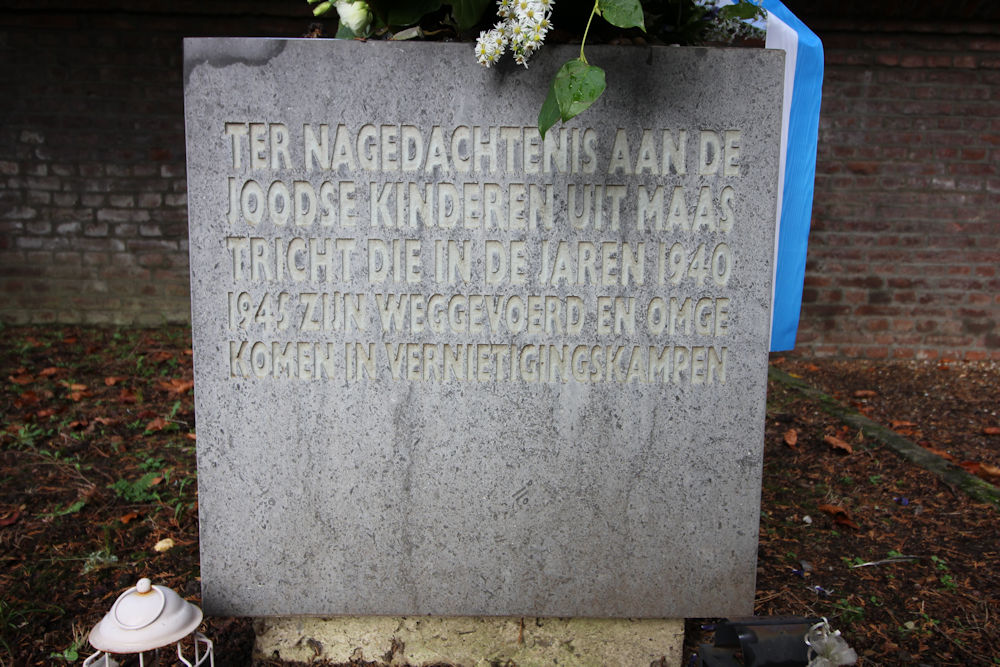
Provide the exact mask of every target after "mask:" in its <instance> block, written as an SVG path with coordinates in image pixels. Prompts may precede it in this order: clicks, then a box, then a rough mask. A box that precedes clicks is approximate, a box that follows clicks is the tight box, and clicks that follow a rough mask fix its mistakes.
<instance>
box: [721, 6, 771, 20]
mask: <svg viewBox="0 0 1000 667" xmlns="http://www.w3.org/2000/svg"><path fill="white" fill-rule="evenodd" d="M763 12H764V10H763V9H762V8H761V7H759V6H758V5H755V4H754V3H752V2H737V3H736V4H735V5H726V6H725V7H722V8H721V9H719V16H720V17H722V18H723V19H741V20H746V19H752V18H756V17H757V16H763Z"/></svg>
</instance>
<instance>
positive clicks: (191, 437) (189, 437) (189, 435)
mask: <svg viewBox="0 0 1000 667" xmlns="http://www.w3.org/2000/svg"><path fill="white" fill-rule="evenodd" d="M184 437H185V438H187V439H188V440H197V439H198V436H196V435H195V434H194V431H191V432H189V433H185V434H184Z"/></svg>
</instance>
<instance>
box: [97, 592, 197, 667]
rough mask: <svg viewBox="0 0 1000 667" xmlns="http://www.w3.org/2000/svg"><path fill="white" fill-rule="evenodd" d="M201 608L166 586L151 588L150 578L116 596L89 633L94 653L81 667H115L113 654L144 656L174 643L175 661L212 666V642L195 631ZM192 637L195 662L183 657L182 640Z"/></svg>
mask: <svg viewBox="0 0 1000 667" xmlns="http://www.w3.org/2000/svg"><path fill="white" fill-rule="evenodd" d="M201 617H202V614H201V609H199V608H198V607H196V606H195V605H193V604H191V603H190V602H187V601H186V600H184V599H183V598H181V596H179V595H177V593H175V592H174V591H172V590H171V589H169V588H167V587H165V586H154V585H153V584H152V582H150V580H149V579H145V578H143V579H140V580H139V582H138V583H137V584H136V585H135V586H133V587H132V588H130V589H128V590H127V591H125V592H124V593H122V594H121V595H119V596H118V599H117V600H115V604H114V606H112V607H111V611H109V612H108V613H107V614H105V616H104V618H102V619H101V622H100V623H98V624H97V625H96V626H94V629H93V630H91V631H90V645H91V646H93V647H94V648H96V649H97V653H95V654H94V655H92V656H90V657H89V658H87V659H86V660H84V662H83V666H84V667H116V666H117V664H118V663H117V662H116V661H115V660H113V659H112V657H111V655H112V654H118V655H121V654H127V653H138V654H139V665H145V662H144V659H143V654H144V653H145V652H146V651H153V650H157V649H160V648H163V647H164V646H169V645H170V644H174V643H176V644H177V659H178V660H180V661H181V662H182V663H183V664H185V665H187V666H188V667H198V665H202V664H205V661H206V660H208V664H209V665H212V666H213V667H214V665H215V656H214V655H213V653H212V642H211V641H210V640H209V639H208V638H207V637H206V636H205V635H203V634H201V633H200V632H195V628H197V627H198V625H199V624H200V623H201ZM188 635H192V639H193V640H194V662H189V661H188V660H187V658H185V657H184V651H183V647H182V645H181V640H182V639H184V638H185V637H187V636H188Z"/></svg>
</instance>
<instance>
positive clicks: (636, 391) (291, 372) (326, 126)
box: [184, 39, 783, 618]
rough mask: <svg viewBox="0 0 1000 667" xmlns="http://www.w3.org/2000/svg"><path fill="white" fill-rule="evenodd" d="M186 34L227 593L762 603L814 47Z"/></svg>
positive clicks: (195, 273) (608, 603)
mask: <svg viewBox="0 0 1000 667" xmlns="http://www.w3.org/2000/svg"><path fill="white" fill-rule="evenodd" d="M577 53H578V50H577V47H548V46H547V47H545V48H544V49H542V51H541V52H540V53H539V54H538V55H537V56H536V57H535V58H534V59H533V60H532V61H531V68H530V69H527V70H525V69H523V68H516V67H515V66H513V65H510V66H508V67H500V68H495V69H492V70H485V69H483V68H481V67H479V66H478V65H477V64H476V62H475V60H474V57H473V53H472V46H471V45H469V44H422V43H393V42H368V43H364V42H360V41H328V40H265V39H189V40H186V41H185V56H184V76H185V117H186V130H187V163H188V207H189V217H190V248H191V289H192V315H193V336H194V357H195V358H194V361H195V389H196V411H197V412H196V414H197V420H198V427H197V428H198V471H199V506H200V518H201V550H202V552H201V566H202V587H203V599H204V605H205V608H206V610H207V611H208V612H210V613H215V614H227V615H228V614H233V615H254V616H259V615H291V614H312V615H339V614H350V615H368V614H375V615H410V614H435V615H474V616H564V617H565V616H594V617H650V618H658V617H683V616H688V617H690V616H716V615H728V614H749V613H751V611H752V601H753V594H754V572H755V565H756V549H757V526H758V511H759V493H760V476H761V456H762V446H763V427H764V410H765V391H766V374H767V347H768V326H769V312H770V296H771V269H772V257H773V252H774V243H773V238H774V236H773V234H774V229H773V228H774V220H775V206H776V187H777V173H778V155H779V130H780V106H781V95H782V71H783V54H782V53H779V52H772V51H765V50H762V49H754V50H747V49H725V50H713V49H680V48H627V49H622V48H615V47H592V48H590V49H588V58H589V60H590V61H591V62H592V63H594V64H597V65H600V66H601V67H603V68H605V69H606V70H607V72H608V89H607V92H606V93H605V94H604V96H603V97H602V98H601V99H600V100H599V101H598V102H597V103H596V104H595V105H594V106H593V107H592V108H591V109H590V110H589V111H587V112H586V113H585V114H583V115H582V116H580V117H578V118H576V119H574V120H573V121H571V122H569V123H567V124H566V125H557V126H555V127H553V128H552V129H551V130H550V131H549V133H548V134H547V136H546V137H545V139H544V140H542V139H541V137H540V136H539V134H538V130H537V127H536V119H537V113H538V109H539V106H540V105H541V102H542V100H543V98H544V96H545V94H546V92H547V88H548V83H549V81H551V78H552V76H553V74H554V72H555V71H556V69H558V67H559V66H560V65H561V64H562V63H563V62H565V61H566V60H567V59H569V58H572V57H575V56H576V55H577Z"/></svg>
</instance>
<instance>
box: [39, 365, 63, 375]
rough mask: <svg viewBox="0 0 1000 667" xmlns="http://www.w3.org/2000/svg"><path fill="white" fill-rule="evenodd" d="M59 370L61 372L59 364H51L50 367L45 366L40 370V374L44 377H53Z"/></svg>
mask: <svg viewBox="0 0 1000 667" xmlns="http://www.w3.org/2000/svg"><path fill="white" fill-rule="evenodd" d="M58 372H59V367H58V366H49V367H48V368H43V369H42V370H40V371H38V374H39V375H40V376H42V377H51V376H53V375H55V374H56V373H58Z"/></svg>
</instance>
